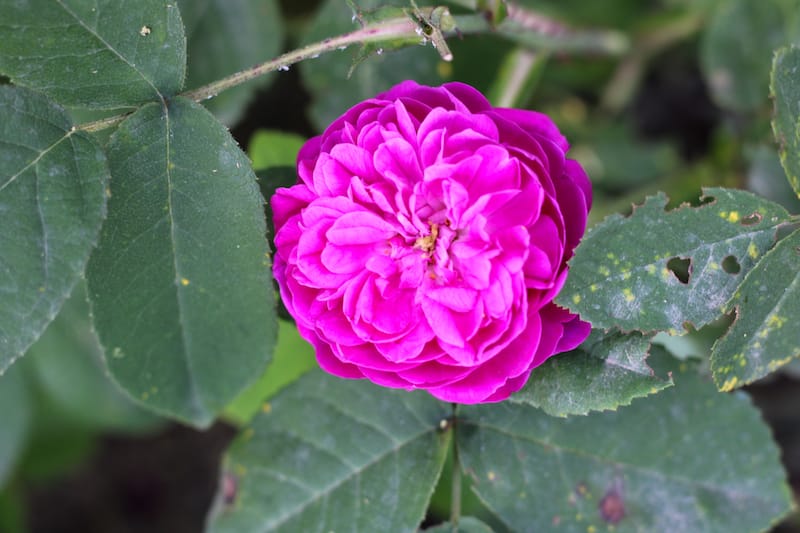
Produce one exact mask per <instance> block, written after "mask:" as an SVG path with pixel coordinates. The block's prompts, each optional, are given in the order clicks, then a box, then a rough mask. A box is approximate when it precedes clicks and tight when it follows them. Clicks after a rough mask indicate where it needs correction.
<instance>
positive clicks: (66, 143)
mask: <svg viewBox="0 0 800 533" xmlns="http://www.w3.org/2000/svg"><path fill="white" fill-rule="evenodd" d="M107 180H108V167H107V166H106V161H105V157H104V156H103V153H102V151H101V150H100V147H99V146H97V143H95V142H94V140H93V139H92V138H91V137H89V135H87V134H85V133H81V132H77V131H74V130H73V129H72V124H71V123H70V121H69V119H68V118H67V115H66V113H65V112H64V110H63V109H61V108H60V107H58V106H56V105H55V104H53V103H51V102H50V101H48V100H47V99H46V98H45V97H44V96H42V95H41V94H39V93H35V92H33V91H30V90H28V89H23V88H20V87H12V86H8V85H5V86H0V228H2V230H0V374H2V373H3V371H4V370H5V369H6V368H8V366H9V365H10V364H11V363H12V362H13V361H14V360H15V359H17V358H18V357H20V356H21V355H22V354H24V353H25V351H26V350H27V349H28V348H29V347H30V345H31V344H33V342H34V341H35V340H36V339H37V338H39V336H40V335H41V334H42V332H43V331H44V330H45V328H46V327H47V324H49V323H50V321H52V320H53V318H54V317H55V316H56V314H57V313H58V310H59V309H60V308H61V305H62V304H63V303H64V301H65V300H66V299H67V297H68V296H69V294H70V292H71V291H72V287H74V286H75V284H76V283H77V282H78V279H80V277H81V276H82V275H83V271H84V269H85V268H86V262H87V261H88V260H89V252H90V251H91V249H92V246H94V244H95V243H96V242H97V234H98V231H99V230H100V224H101V223H102V220H103V216H104V214H105V205H106V199H105V192H104V191H105V184H106V182H107Z"/></svg>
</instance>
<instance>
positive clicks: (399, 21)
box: [75, 6, 627, 132]
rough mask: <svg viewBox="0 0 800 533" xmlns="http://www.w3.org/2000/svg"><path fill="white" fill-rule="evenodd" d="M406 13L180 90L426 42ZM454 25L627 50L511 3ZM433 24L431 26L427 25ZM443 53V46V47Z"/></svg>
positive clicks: (556, 44) (535, 45)
mask: <svg viewBox="0 0 800 533" xmlns="http://www.w3.org/2000/svg"><path fill="white" fill-rule="evenodd" d="M434 9H435V8H429V7H427V8H422V9H421V10H420V12H421V13H422V14H423V15H424V17H426V18H427V17H430V16H431V14H432V13H433V12H434ZM401 13H402V14H400V15H397V16H393V17H390V18H386V19H384V20H379V21H375V22H370V23H369V24H365V25H364V26H363V27H362V28H360V29H358V30H356V31H352V32H350V33H345V34H343V35H339V36H337V37H331V38H328V39H324V40H322V41H319V42H316V43H313V44H309V45H307V46H304V47H302V48H298V49H297V50H292V51H291V52H287V53H285V54H283V55H281V56H278V57H277V58H275V59H272V60H270V61H267V62H265V63H261V64H259V65H256V66H254V67H251V68H249V69H245V70H242V71H240V72H237V73H235V74H232V75H230V76H228V77H226V78H222V79H220V80H217V81H215V82H212V83H209V84H208V85H204V86H202V87H199V88H197V89H193V90H191V91H186V92H184V93H181V94H180V95H179V96H183V97H185V98H189V99H191V100H194V101H195V102H202V101H203V100H207V99H209V98H213V97H214V96H216V95H217V94H219V93H221V92H222V91H224V90H226V89H230V88H232V87H236V86H237V85H241V84H242V83H245V82H247V81H250V80H253V79H255V78H258V77H259V76H263V75H264V74H267V73H268V72H273V71H276V70H286V69H288V68H289V66H290V65H293V64H295V63H298V62H300V61H303V60H305V59H315V58H317V57H319V56H320V55H322V54H326V53H328V52H333V51H335V50H344V49H345V48H347V47H349V46H352V45H354V44H361V45H365V44H376V43H386V44H387V46H390V45H393V46H397V45H398V43H400V44H405V43H408V44H412V43H420V42H421V43H424V42H425V40H426V39H423V33H422V32H423V30H424V29H425V28H422V27H421V26H420V22H419V21H417V20H414V18H413V17H411V16H409V15H408V14H407V13H406V12H401ZM452 20H453V21H454V22H455V28H454V29H452V30H449V31H444V29H443V28H434V29H435V30H436V31H435V32H434V33H437V34H438V35H439V36H441V35H442V34H446V35H447V36H450V37H452V36H454V35H458V36H461V35H466V34H473V33H492V32H495V33H497V34H499V35H501V36H503V37H506V38H508V39H510V40H512V41H515V42H517V43H519V44H520V45H522V46H524V47H527V48H531V49H534V50H537V49H543V50H562V51H570V52H590V53H596V54H619V53H622V52H624V51H625V50H626V42H627V41H625V37H624V35H622V34H620V33H619V32H615V31H607V30H587V31H577V30H571V29H570V30H567V29H566V27H564V26H563V25H561V24H560V23H557V22H555V21H553V20H552V19H549V18H547V17H545V16H543V15H540V14H538V13H535V12H533V11H530V10H527V9H522V8H520V7H518V6H514V7H513V9H509V14H508V17H507V18H506V19H505V20H503V21H502V22H501V23H500V24H499V25H498V26H494V25H493V24H492V23H491V22H490V21H488V20H487V19H486V17H485V16H484V14H482V13H473V14H469V15H457V16H454V17H452ZM426 23H430V20H426ZM427 29H428V30H430V29H431V28H427ZM440 53H442V51H441V50H440ZM442 58H443V59H445V60H447V61H449V60H450V59H452V55H449V56H448V55H447V54H444V55H442ZM129 114H130V112H129V113H125V114H121V115H115V116H112V117H108V118H104V119H102V120H97V121H94V122H87V123H85V124H80V125H78V126H76V127H75V128H76V129H78V130H81V131H87V132H95V131H100V130H103V129H105V128H110V127H112V126H115V125H117V124H118V123H120V122H122V121H123V120H125V118H126V117H127V116H128V115H129Z"/></svg>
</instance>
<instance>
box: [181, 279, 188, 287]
mask: <svg viewBox="0 0 800 533" xmlns="http://www.w3.org/2000/svg"><path fill="white" fill-rule="evenodd" d="M188 284H189V280H188V279H186V278H181V285H183V286H184V287H185V286H187V285H188Z"/></svg>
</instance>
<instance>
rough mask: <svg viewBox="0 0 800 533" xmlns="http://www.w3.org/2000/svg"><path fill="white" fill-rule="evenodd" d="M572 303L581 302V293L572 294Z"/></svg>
mask: <svg viewBox="0 0 800 533" xmlns="http://www.w3.org/2000/svg"><path fill="white" fill-rule="evenodd" d="M572 303H574V304H575V305H578V304H579V303H581V295H580V294H573V295H572Z"/></svg>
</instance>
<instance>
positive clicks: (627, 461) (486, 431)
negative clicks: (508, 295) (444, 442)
mask: <svg viewBox="0 0 800 533" xmlns="http://www.w3.org/2000/svg"><path fill="white" fill-rule="evenodd" d="M675 374H676V382H677V384H676V386H675V387H673V388H671V389H669V390H667V391H664V392H663V393H661V394H658V395H655V396H650V397H648V398H644V399H640V400H636V401H635V402H633V403H632V404H631V405H630V406H628V407H623V408H621V409H620V410H619V411H617V412H613V413H598V414H595V415H592V416H589V417H572V418H567V419H558V418H553V417H550V416H547V415H545V414H544V413H542V412H541V411H539V410H537V409H535V408H533V407H529V406H525V405H519V404H511V403H503V404H497V405H485V406H470V407H466V408H464V409H463V411H462V416H463V420H461V419H460V420H459V422H458V424H459V425H458V431H457V433H456V438H457V439H458V441H457V442H458V445H459V447H460V450H461V452H460V453H461V459H462V462H463V466H464V470H465V472H467V473H469V474H470V475H471V476H472V477H473V479H474V484H473V487H474V490H475V491H476V492H477V493H478V495H479V496H480V497H481V499H482V500H483V501H484V502H485V503H486V505H487V506H488V507H489V508H490V509H491V510H493V512H494V513H495V514H496V515H497V516H498V517H499V518H500V519H501V520H503V522H504V523H506V524H507V525H508V526H509V527H510V528H511V529H512V530H515V531H570V532H584V531H608V530H610V528H611V527H612V526H613V528H614V531H618V532H620V533H624V532H629V531H631V532H632V531H704V532H720V533H723V532H724V533H737V532H752V531H763V530H766V529H768V528H769V526H770V525H771V524H773V523H775V522H776V521H777V520H779V519H780V518H781V517H782V516H784V515H785V514H786V513H787V512H788V511H790V510H791V508H792V499H791V494H790V491H789V488H788V486H787V485H786V480H785V474H784V472H783V469H782V467H781V463H780V457H779V453H778V449H777V447H776V446H775V445H774V443H773V442H772V440H771V437H770V431H769V428H768V427H767V426H766V425H765V424H764V422H763V421H762V420H761V415H760V414H759V412H758V410H757V409H755V408H754V407H753V406H752V405H751V404H750V402H749V400H748V399H747V397H746V396H744V395H725V394H719V393H717V391H716V390H715V388H714V387H713V386H712V385H711V384H710V383H707V382H706V381H705V380H704V379H703V378H701V377H699V376H698V375H697V374H696V372H695V371H694V370H689V371H688V372H677V371H676V372H675ZM704 451H705V452H707V453H703V452H704Z"/></svg>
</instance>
